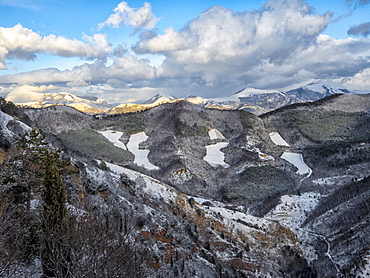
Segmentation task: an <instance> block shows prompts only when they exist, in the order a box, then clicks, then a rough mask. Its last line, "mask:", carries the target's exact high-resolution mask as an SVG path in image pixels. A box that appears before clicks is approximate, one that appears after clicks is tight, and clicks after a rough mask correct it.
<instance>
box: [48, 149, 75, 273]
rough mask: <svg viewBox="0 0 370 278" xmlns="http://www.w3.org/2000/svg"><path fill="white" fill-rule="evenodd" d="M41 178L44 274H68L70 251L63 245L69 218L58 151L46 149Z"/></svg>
mask: <svg viewBox="0 0 370 278" xmlns="http://www.w3.org/2000/svg"><path fill="white" fill-rule="evenodd" d="M44 167H45V172H44V181H43V191H42V199H43V206H42V214H41V217H42V237H43V242H42V254H41V259H42V266H43V271H44V275H45V276H46V277H68V272H69V263H70V255H69V249H68V248H66V247H67V246H68V243H67V242H66V234H67V232H68V218H67V209H66V206H65V203H66V189H65V186H64V183H63V179H62V174H61V170H60V168H59V167H58V154H57V153H56V152H54V151H48V152H46V154H45V158H44Z"/></svg>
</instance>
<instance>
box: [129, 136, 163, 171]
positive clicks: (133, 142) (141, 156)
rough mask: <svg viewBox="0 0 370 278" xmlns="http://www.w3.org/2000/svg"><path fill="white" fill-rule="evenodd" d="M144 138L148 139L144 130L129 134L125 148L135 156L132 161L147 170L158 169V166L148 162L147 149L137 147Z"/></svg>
mask: <svg viewBox="0 0 370 278" xmlns="http://www.w3.org/2000/svg"><path fill="white" fill-rule="evenodd" d="M146 139H148V136H147V135H146V134H145V132H144V131H143V132H139V133H136V134H133V135H131V136H130V139H129V141H128V143H127V149H128V150H129V151H130V152H131V153H132V154H133V155H134V156H135V159H134V163H136V164H137V165H139V166H143V167H144V168H146V169H148V170H158V169H159V167H157V166H155V165H153V164H152V163H150V161H149V159H148V154H149V150H141V149H139V145H140V143H141V142H144V141H145V140H146Z"/></svg>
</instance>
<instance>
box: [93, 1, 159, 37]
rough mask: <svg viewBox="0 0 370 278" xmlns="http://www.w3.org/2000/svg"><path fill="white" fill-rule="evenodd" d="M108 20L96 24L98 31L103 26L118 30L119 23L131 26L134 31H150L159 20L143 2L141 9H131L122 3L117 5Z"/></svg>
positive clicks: (149, 6) (147, 4)
mask: <svg viewBox="0 0 370 278" xmlns="http://www.w3.org/2000/svg"><path fill="white" fill-rule="evenodd" d="M113 11H114V13H113V14H111V15H110V16H109V17H108V19H107V20H106V21H104V22H102V23H99V24H98V30H101V29H102V28H103V27H105V26H110V27H113V28H118V27H119V26H120V24H121V23H123V24H125V25H127V26H132V27H133V28H134V29H136V30H138V29H152V28H154V26H155V24H156V23H157V21H158V20H159V19H158V18H156V17H155V15H154V14H153V12H152V7H151V5H150V4H149V3H147V2H145V3H144V6H143V7H141V8H138V9H136V8H131V7H129V6H128V4H127V2H125V1H123V2H121V3H119V4H118V5H117V7H116V8H115V9H114V10H113Z"/></svg>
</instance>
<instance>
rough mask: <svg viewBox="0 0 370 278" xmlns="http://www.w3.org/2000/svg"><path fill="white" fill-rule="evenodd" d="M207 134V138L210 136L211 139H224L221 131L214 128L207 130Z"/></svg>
mask: <svg viewBox="0 0 370 278" xmlns="http://www.w3.org/2000/svg"><path fill="white" fill-rule="evenodd" d="M208 135H209V138H211V139H212V140H216V139H221V140H225V137H224V136H223V135H222V133H221V132H220V131H218V130H217V129H215V128H213V129H211V130H210V131H208Z"/></svg>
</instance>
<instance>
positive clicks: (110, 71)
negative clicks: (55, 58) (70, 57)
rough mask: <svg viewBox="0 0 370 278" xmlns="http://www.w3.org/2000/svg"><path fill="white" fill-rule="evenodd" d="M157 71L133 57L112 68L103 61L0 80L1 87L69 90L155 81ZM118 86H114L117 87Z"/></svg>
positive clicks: (115, 63) (120, 59)
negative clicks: (51, 86) (54, 86)
mask: <svg viewBox="0 0 370 278" xmlns="http://www.w3.org/2000/svg"><path fill="white" fill-rule="evenodd" d="M155 75H156V73H155V68H154V67H153V66H151V65H149V64H148V61H147V60H145V59H136V58H135V57H134V56H132V55H127V56H124V57H121V58H116V59H114V60H113V63H112V64H111V65H110V66H106V64H105V62H103V61H96V62H94V63H92V64H87V63H86V64H84V65H82V66H78V67H74V68H73V69H71V70H64V71H60V70H58V69H55V68H49V69H42V70H36V71H30V72H24V73H19V74H16V75H3V76H0V83H1V84H20V85H24V84H63V83H65V84H66V85H67V86H69V87H71V86H78V87H81V86H85V85H88V84H90V83H91V84H98V83H106V82H107V81H108V80H110V79H112V80H114V79H115V80H121V81H122V82H121V84H126V83H135V82H139V81H141V80H150V79H153V78H154V77H155ZM118 83H119V82H117V81H116V82H115V84H118Z"/></svg>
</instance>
